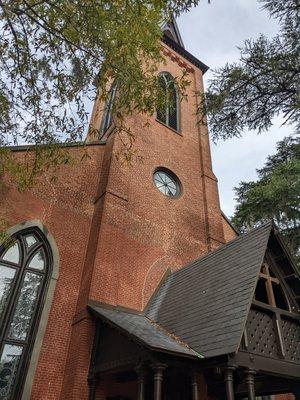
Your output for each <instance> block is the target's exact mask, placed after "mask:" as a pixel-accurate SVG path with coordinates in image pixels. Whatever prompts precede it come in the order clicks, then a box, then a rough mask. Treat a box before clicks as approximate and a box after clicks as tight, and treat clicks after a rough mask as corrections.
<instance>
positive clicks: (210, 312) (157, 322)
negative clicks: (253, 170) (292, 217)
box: [89, 223, 298, 358]
mask: <svg viewBox="0 0 300 400" xmlns="http://www.w3.org/2000/svg"><path fill="white" fill-rule="evenodd" d="M271 233H272V235H271ZM276 235H277V233H276V229H275V228H274V227H273V225H272V224H271V223H268V224H265V225H262V226H260V227H259V228H256V229H253V230H252V231H250V232H249V233H247V234H245V235H242V236H239V237H237V238H236V239H234V240H232V241H231V242H228V243H227V244H225V245H223V246H221V247H219V248H218V249H217V250H215V251H213V252H211V253H209V254H207V255H206V256H204V257H202V258H200V259H198V260H196V261H194V262H192V263H191V264H189V265H187V266H186V267H184V268H182V269H180V270H179V271H177V272H175V273H173V274H172V275H170V276H169V278H168V279H167V280H166V281H165V283H164V284H163V285H162V286H161V287H160V289H159V290H158V291H157V293H155V294H154V295H153V298H152V299H151V300H150V302H149V304H148V306H147V308H146V310H145V312H144V314H137V313H132V312H129V311H125V310H120V309H117V308H114V309H113V308H112V307H110V308H107V306H103V305H101V303H97V302H92V303H91V304H90V306H89V308H90V310H91V311H92V312H94V313H95V314H96V315H97V316H98V317H100V318H101V319H102V320H104V321H105V322H108V323H110V324H111V325H112V326H114V327H115V328H117V329H120V330H121V331H122V332H123V333H125V334H128V335H130V337H131V338H132V339H134V340H136V341H138V342H140V343H142V344H144V345H146V346H147V347H148V348H150V349H152V350H156V351H163V352H169V353H173V354H177V355H183V356H189V357H195V358H196V357H201V356H204V357H205V358H208V357H216V356H222V355H225V354H229V353H235V352H237V351H238V349H239V346H240V341H241V338H242V335H243V332H244V328H245V324H246V321H247V317H248V313H249V310H250V307H251V303H252V299H253V296H254V292H255V288H256V283H257V280H258V276H259V272H260V269H261V265H262V263H263V260H264V256H265V253H266V250H267V247H268V243H269V244H270V242H269V240H270V238H273V239H274V238H275V239H276V237H275V236H276ZM276 246H277V247H280V248H281V249H282V248H283V247H282V246H283V245H282V244H281V242H280V241H277V242H276ZM297 279H298V278H297ZM200 354H201V356H200Z"/></svg>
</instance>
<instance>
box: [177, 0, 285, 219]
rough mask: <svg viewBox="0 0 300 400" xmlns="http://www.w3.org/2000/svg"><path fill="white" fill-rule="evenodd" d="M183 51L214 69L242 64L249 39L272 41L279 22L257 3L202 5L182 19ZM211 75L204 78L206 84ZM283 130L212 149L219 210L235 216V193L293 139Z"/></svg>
mask: <svg viewBox="0 0 300 400" xmlns="http://www.w3.org/2000/svg"><path fill="white" fill-rule="evenodd" d="M177 22H178V26H179V30H180V32H181V35H182V38H183V41H184V44H185V47H186V49H187V50H188V51H190V52H191V53H192V54H193V55H195V56H196V57H197V58H199V59H200V60H201V61H203V62H204V63H205V64H207V65H208V66H209V67H210V68H211V69H213V68H217V67H218V66H221V65H224V64H225V63H226V62H232V61H235V60H237V59H238V57H239V51H238V49H237V46H241V45H242V43H243V42H244V40H245V39H249V38H256V37H257V36H259V34H260V33H264V34H265V35H267V36H269V37H272V36H274V35H275V34H276V33H277V32H278V25H277V23H276V21H275V20H273V19H270V18H269V15H268V14H267V13H266V12H265V11H263V10H262V9H261V5H260V4H259V3H258V2H257V1H255V0H230V1H226V0H211V4H208V3H207V0H202V1H201V3H200V5H199V6H198V7H197V8H195V9H193V10H192V11H190V12H189V13H187V14H184V15H182V16H181V17H180V18H179V19H178V21H177ZM211 74H212V73H211V72H210V71H208V72H207V73H206V74H205V83H206V84H207V81H208V80H209V78H210V76H211ZM290 131H291V129H289V128H288V127H281V126H280V119H279V118H278V119H277V120H276V123H275V124H274V126H273V127H272V129H271V130H270V131H269V132H267V133H263V134H261V135H259V136H258V135H257V134H256V133H254V132H248V133H245V135H244V136H243V137H242V138H240V139H231V140H227V141H225V142H224V141H219V142H218V143H217V145H214V144H212V145H211V147H212V156H213V168H214V172H215V174H216V176H217V178H218V180H219V191H220V198H221V207H222V209H223V211H224V212H225V214H227V215H228V216H231V215H232V214H233V211H234V204H235V201H234V192H233V187H234V186H237V185H238V183H239V182H240V181H242V180H245V181H248V180H253V179H255V178H256V171H255V169H256V168H259V167H261V166H262V165H263V164H264V161H265V159H266V157H267V155H269V154H272V153H274V152H275V147H276V142H277V141H279V140H281V139H282V138H283V137H284V136H286V135H288V134H289V133H290Z"/></svg>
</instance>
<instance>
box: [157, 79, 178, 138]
mask: <svg viewBox="0 0 300 400" xmlns="http://www.w3.org/2000/svg"><path fill="white" fill-rule="evenodd" d="M158 83H159V86H160V88H161V94H162V96H161V98H160V103H161V104H160V106H159V107H158V109H157V119H158V120H159V121H160V122H162V123H164V124H165V125H167V126H169V127H170V128H172V129H175V130H176V131H179V94H178V89H177V87H176V84H175V81H174V78H173V77H172V75H171V74H169V73H168V72H163V73H161V74H160V75H159V77H158Z"/></svg>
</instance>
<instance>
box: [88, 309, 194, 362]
mask: <svg viewBox="0 0 300 400" xmlns="http://www.w3.org/2000/svg"><path fill="white" fill-rule="evenodd" d="M89 309H90V310H91V311H92V312H93V313H94V314H96V316H98V317H100V318H101V319H102V320H104V321H106V322H108V323H109V324H110V325H112V326H114V327H116V328H117V329H119V330H120V329H121V330H122V332H124V333H125V334H128V335H130V337H131V338H135V339H136V341H138V342H140V343H142V344H144V345H146V346H147V347H148V348H150V349H152V350H157V351H163V352H168V353H173V354H178V355H180V356H188V357H193V358H199V357H201V355H200V354H197V353H196V352H195V351H194V350H192V349H190V348H189V347H188V346H187V345H185V344H183V343H182V342H181V341H180V340H178V339H177V338H176V337H175V336H174V335H171V334H169V333H168V332H166V331H165V330H164V329H162V328H161V327H159V326H157V324H155V323H153V322H151V321H150V320H149V319H148V318H147V317H145V316H144V315H142V314H137V313H132V312H127V311H123V310H120V309H116V308H107V306H104V305H101V303H98V304H97V303H96V302H91V303H90V304H89Z"/></svg>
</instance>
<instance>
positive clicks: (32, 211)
mask: <svg viewBox="0 0 300 400" xmlns="http://www.w3.org/2000/svg"><path fill="white" fill-rule="evenodd" d="M103 150H104V147H103V146H100V145H98V146H88V147H87V152H88V154H89V155H90V157H91V158H90V159H86V160H85V161H82V162H80V158H81V155H82V151H83V150H82V148H81V147H74V148H71V149H70V152H71V154H72V155H73V157H74V159H75V164H74V165H65V166H63V167H62V168H61V170H60V171H59V173H58V174H57V176H58V182H57V183H51V181H50V176H47V175H45V176H43V177H42V179H41V181H40V183H39V184H38V185H37V186H36V187H35V188H34V189H33V190H32V191H30V192H25V193H19V192H18V191H16V190H15V189H13V188H12V187H11V186H10V185H5V186H4V187H2V190H1V194H0V204H1V205H0V210H1V216H5V217H6V218H7V219H8V221H9V224H10V226H13V225H15V224H18V223H20V222H22V221H26V220H33V219H39V220H41V222H42V223H43V224H44V225H45V226H46V227H47V229H48V230H49V232H50V233H51V234H52V235H53V237H54V238H55V241H56V243H57V245H58V249H59V255H60V271H59V279H58V281H57V285H56V290H55V294H54V299H53V303H52V308H51V312H50V316H49V320H48V325H47V329H46V333H45V336H44V341H43V346H42V350H41V353H40V358H39V363H38V368H37V373H36V376H35V383H34V386H33V390H32V397H31V398H32V399H33V400H41V399H43V400H44V399H45V400H46V399H47V400H48V399H59V397H60V392H61V387H62V381H63V377H64V369H65V363H66V358H67V350H68V345H69V341H70V337H71V324H72V320H73V317H74V314H75V310H76V304H77V299H78V294H79V288H80V282H81V276H82V269H83V265H84V259H85V251H86V246H87V241H88V237H89V230H90V224H91V219H92V216H93V211H94V206H93V203H94V200H95V196H96V190H95V188H96V183H97V180H98V179H99V173H98V171H99V167H100V166H101V161H102V155H103ZM15 156H16V157H22V153H21V152H16V153H15Z"/></svg>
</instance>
